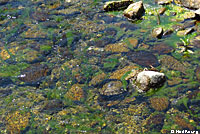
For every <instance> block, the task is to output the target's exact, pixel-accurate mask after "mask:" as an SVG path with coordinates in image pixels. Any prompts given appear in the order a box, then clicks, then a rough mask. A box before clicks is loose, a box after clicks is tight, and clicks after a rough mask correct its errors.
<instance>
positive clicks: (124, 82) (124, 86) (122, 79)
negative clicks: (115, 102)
mask: <svg viewBox="0 0 200 134" xmlns="http://www.w3.org/2000/svg"><path fill="white" fill-rule="evenodd" d="M131 72H132V71H128V72H126V73H124V75H123V76H122V77H121V81H122V85H123V88H124V90H126V88H127V85H128V82H127V81H126V77H127V76H128V75H129V74H130V73H131Z"/></svg>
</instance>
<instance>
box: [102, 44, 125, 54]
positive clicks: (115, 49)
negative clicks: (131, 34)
mask: <svg viewBox="0 0 200 134" xmlns="http://www.w3.org/2000/svg"><path fill="white" fill-rule="evenodd" d="M105 51H107V52H112V53H121V52H128V51H129V49H128V47H127V46H126V44H125V43H116V44H109V45H107V46H105Z"/></svg>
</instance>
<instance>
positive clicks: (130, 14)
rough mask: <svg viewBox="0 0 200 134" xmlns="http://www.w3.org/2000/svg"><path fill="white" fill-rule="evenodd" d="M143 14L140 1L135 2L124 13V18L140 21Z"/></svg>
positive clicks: (143, 10)
mask: <svg viewBox="0 0 200 134" xmlns="http://www.w3.org/2000/svg"><path fill="white" fill-rule="evenodd" d="M144 13H145V9H144V6H143V2H142V1H138V2H135V3H133V4H131V5H129V6H128V8H127V9H126V10H125V11H124V16H126V17H127V18H130V19H140V18H141V17H142V16H143V14H144Z"/></svg>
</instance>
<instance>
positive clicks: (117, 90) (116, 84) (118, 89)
mask: <svg viewBox="0 0 200 134" xmlns="http://www.w3.org/2000/svg"><path fill="white" fill-rule="evenodd" d="M99 92H100V94H101V95H104V96H111V95H119V94H121V93H123V92H125V90H124V89H123V86H122V82H121V81H111V82H108V83H106V84H105V85H103V87H102V89H100V91H99Z"/></svg>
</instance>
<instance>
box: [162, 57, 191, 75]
mask: <svg viewBox="0 0 200 134" xmlns="http://www.w3.org/2000/svg"><path fill="white" fill-rule="evenodd" d="M160 62H161V64H162V66H165V67H167V68H168V69H173V70H177V71H180V72H182V73H184V74H186V69H187V68H186V67H185V66H184V65H183V64H182V63H181V62H180V61H178V60H177V59H175V58H174V57H172V56H169V55H166V56H164V57H162V58H161V59H160Z"/></svg>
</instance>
